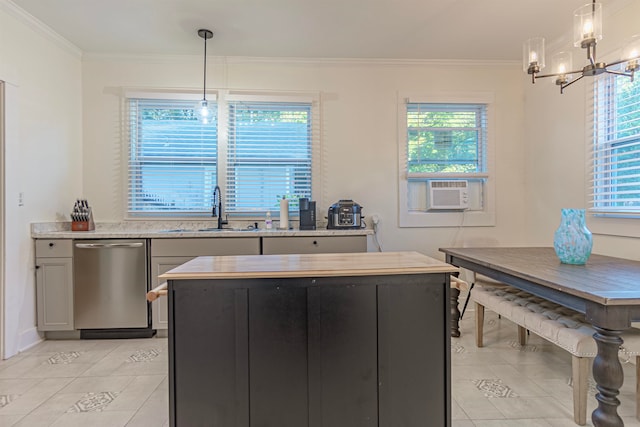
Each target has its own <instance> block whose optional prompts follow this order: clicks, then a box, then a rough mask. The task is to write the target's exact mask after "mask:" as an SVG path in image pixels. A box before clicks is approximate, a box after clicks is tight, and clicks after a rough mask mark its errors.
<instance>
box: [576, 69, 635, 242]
mask: <svg viewBox="0 0 640 427" xmlns="http://www.w3.org/2000/svg"><path fill="white" fill-rule="evenodd" d="M598 84H600V80H599V79H593V82H592V83H591V84H587V85H585V86H584V91H585V96H584V98H585V100H586V101H585V102H586V103H587V105H586V107H585V110H586V113H585V116H586V120H585V135H586V136H587V137H586V141H587V144H588V146H587V149H586V150H585V162H586V164H587V167H586V168H585V205H586V206H588V209H587V211H588V213H589V215H587V218H586V219H587V227H588V228H589V230H590V231H591V232H592V233H594V234H600V235H607V236H617V237H623V238H629V237H640V228H637V227H629V225H630V221H634V220H638V219H640V213H634V212H613V211H612V210H607V209H594V199H593V195H592V190H591V182H592V180H593V178H594V176H593V175H594V165H593V158H592V156H593V149H594V143H595V141H594V120H595V114H596V111H595V108H596V104H595V91H596V90H597V85H598Z"/></svg>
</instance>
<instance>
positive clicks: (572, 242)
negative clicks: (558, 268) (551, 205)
mask: <svg viewBox="0 0 640 427" xmlns="http://www.w3.org/2000/svg"><path fill="white" fill-rule="evenodd" d="M584 217H585V213H584V209H562V218H561V220H560V226H559V227H558V229H557V230H556V232H555V234H554V238H553V248H554V249H555V250H556V255H558V258H559V259H560V262H562V263H564V264H576V265H582V264H585V263H586V262H587V260H588V259H589V256H590V255H591V248H592V247H593V239H592V237H591V232H590V231H589V230H588V229H587V226H586V224H585V219H584Z"/></svg>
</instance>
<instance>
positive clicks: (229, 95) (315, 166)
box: [121, 89, 323, 221]
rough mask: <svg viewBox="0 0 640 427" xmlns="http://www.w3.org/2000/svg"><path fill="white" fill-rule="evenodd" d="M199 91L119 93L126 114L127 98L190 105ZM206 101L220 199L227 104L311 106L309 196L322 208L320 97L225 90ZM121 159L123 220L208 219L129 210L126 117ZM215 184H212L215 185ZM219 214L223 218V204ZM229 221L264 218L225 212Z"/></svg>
mask: <svg viewBox="0 0 640 427" xmlns="http://www.w3.org/2000/svg"><path fill="white" fill-rule="evenodd" d="M200 96H201V92H200V93H198V92H196V91H193V90H178V89H176V90H166V89H157V90H154V89H124V90H123V111H125V112H126V111H128V102H129V99H131V98H140V99H159V100H163V99H171V100H190V101H193V103H194V105H196V103H197V102H198V100H200V99H201V98H200ZM207 100H208V101H209V102H215V103H216V104H217V114H218V117H217V118H218V120H217V123H218V131H217V136H218V146H217V159H216V161H215V162H216V166H217V167H216V173H217V177H216V183H217V185H218V186H220V188H221V191H222V196H223V200H224V199H225V198H226V194H227V188H226V186H227V183H226V180H227V166H228V165H227V162H228V159H227V153H228V144H229V121H228V119H229V117H228V110H229V102H231V101H237V100H245V101H250V102H276V103H277V102H285V103H286V102H289V103H291V102H308V103H310V104H311V115H312V117H311V123H312V125H311V129H310V132H311V153H310V154H311V194H312V199H313V200H315V201H316V202H317V203H318V204H319V205H322V203H323V201H322V194H323V190H322V176H321V173H322V167H321V153H322V147H321V135H320V129H321V125H320V119H321V116H320V112H321V107H320V102H321V98H320V94H319V93H317V92H269V91H253V90H226V89H215V90H211V91H207ZM122 127H123V131H122V144H121V145H122V153H123V154H122V158H123V160H124V161H125V162H126V164H124V165H123V168H122V169H123V206H124V219H125V220H164V221H166V220H202V219H205V218H211V211H210V210H209V211H208V212H203V213H202V214H187V215H184V214H181V213H179V212H177V213H171V212H161V213H159V214H156V213H151V212H141V213H139V214H138V213H135V212H131V211H130V210H129V190H128V183H129V167H130V166H129V165H130V160H131V159H130V156H129V146H130V141H131V139H130V134H129V129H130V121H129V117H128V116H127V114H123V120H122ZM215 185H216V184H214V186H215ZM271 213H272V215H273V216H274V218H277V217H278V215H279V212H278V211H277V210H275V209H274V210H273V211H271ZM223 214H224V215H227V212H226V209H224V205H223ZM289 215H290V217H297V215H298V213H297V211H294V210H291V211H290V214H289ZM228 217H229V219H238V220H260V219H262V218H264V211H259V210H256V211H251V212H243V213H229V214H228Z"/></svg>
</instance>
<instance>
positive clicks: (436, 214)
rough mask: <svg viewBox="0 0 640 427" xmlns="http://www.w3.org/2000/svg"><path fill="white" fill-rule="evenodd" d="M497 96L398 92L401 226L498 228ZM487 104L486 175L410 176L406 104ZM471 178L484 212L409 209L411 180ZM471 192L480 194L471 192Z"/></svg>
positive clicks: (478, 173) (443, 174)
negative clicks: (479, 194)
mask: <svg viewBox="0 0 640 427" xmlns="http://www.w3.org/2000/svg"><path fill="white" fill-rule="evenodd" d="M494 98H495V96H494V94H493V93H490V92H465V93H449V92H447V93H444V92H431V93H416V92H399V93H398V101H397V109H398V119H397V120H398V226H399V227H400V228H405V227H477V226H495V177H494V173H493V171H494V148H493V145H494V143H493V131H492V129H493V122H494ZM409 103H426V104H484V105H486V129H485V136H486V140H485V141H484V159H483V161H484V165H485V171H484V172H477V173H412V174H409V173H408V169H407V164H408V148H407V132H408V129H407V104H409ZM414 178H415V179H417V178H422V179H429V178H430V179H444V180H449V179H468V180H469V181H470V182H471V181H473V182H477V183H479V187H481V196H482V209H481V210H466V211H415V210H409V208H408V202H409V198H410V195H409V193H410V189H409V181H410V179H414ZM470 191H478V190H471V189H470Z"/></svg>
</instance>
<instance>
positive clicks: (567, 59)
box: [522, 0, 640, 93]
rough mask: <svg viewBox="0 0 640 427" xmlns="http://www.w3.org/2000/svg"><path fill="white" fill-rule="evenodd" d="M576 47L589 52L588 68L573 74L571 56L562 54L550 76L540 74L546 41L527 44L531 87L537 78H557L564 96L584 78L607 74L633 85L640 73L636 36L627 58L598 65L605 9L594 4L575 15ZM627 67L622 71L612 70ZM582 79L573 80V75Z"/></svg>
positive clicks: (627, 49) (526, 67)
mask: <svg viewBox="0 0 640 427" xmlns="http://www.w3.org/2000/svg"><path fill="white" fill-rule="evenodd" d="M573 23H574V29H573V38H574V46H575V47H580V48H582V49H586V50H587V64H586V65H585V66H584V67H582V68H581V69H577V70H573V69H572V64H571V62H572V61H571V53H570V52H558V53H557V54H556V55H554V58H553V69H552V70H551V73H549V74H538V73H539V72H540V70H542V69H543V68H544V66H545V61H544V39H543V38H541V37H537V38H532V39H529V40H527V41H526V42H525V43H524V46H523V52H522V53H523V68H524V71H525V72H526V73H527V74H529V75H531V83H535V82H536V79H537V78H542V77H555V78H556V79H555V80H556V84H557V85H558V86H560V93H563V91H564V89H565V88H566V87H567V86H569V85H572V84H573V83H575V82H577V81H578V80H580V79H582V78H583V77H592V76H598V75H600V74H603V73H609V74H617V75H622V76H627V77H630V78H631V81H633V77H634V74H635V72H636V71H638V69H640V64H639V60H640V37H639V36H633V37H632V38H631V39H630V40H629V41H628V42H627V45H626V46H625V48H624V49H623V57H622V59H620V60H617V61H613V62H610V63H608V64H607V63H605V62H598V60H597V59H596V44H597V43H598V41H599V40H602V5H601V4H599V3H596V0H592V2H591V3H588V4H585V5H584V6H582V7H580V8H578V9H576V11H575V12H574V14H573ZM619 64H624V65H623V66H622V69H621V70H617V69H612V68H611V67H613V66H615V65H619ZM574 74H577V75H579V76H578V78H576V79H573V75H574Z"/></svg>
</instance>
